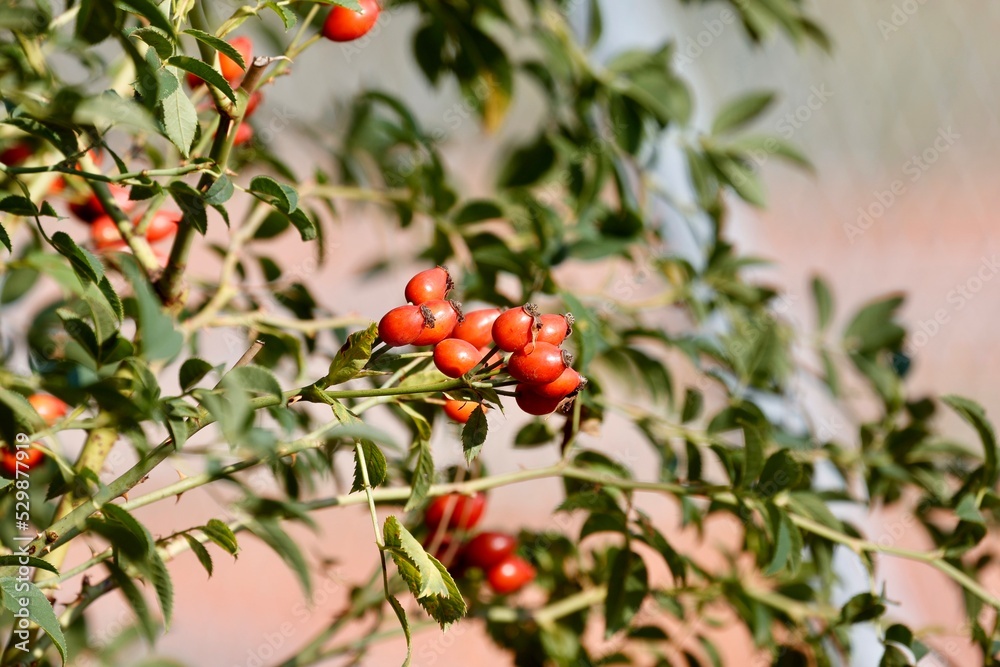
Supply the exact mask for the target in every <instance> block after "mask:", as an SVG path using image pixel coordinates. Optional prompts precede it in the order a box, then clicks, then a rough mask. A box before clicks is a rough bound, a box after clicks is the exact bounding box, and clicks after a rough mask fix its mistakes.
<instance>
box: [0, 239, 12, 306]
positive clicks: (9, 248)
mask: <svg viewBox="0 0 1000 667" xmlns="http://www.w3.org/2000/svg"><path fill="white" fill-rule="evenodd" d="M0 243H2V244H3V245H4V247H5V248H7V252H13V251H14V248H13V246H11V244H10V234H8V233H7V230H6V229H5V228H4V226H3V224H0ZM5 285H6V283H5ZM11 301H13V299H11Z"/></svg>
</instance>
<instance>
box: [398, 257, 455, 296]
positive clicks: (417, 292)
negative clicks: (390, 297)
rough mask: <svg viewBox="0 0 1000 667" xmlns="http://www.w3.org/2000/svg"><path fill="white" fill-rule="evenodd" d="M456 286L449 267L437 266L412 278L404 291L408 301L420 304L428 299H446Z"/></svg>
mask: <svg viewBox="0 0 1000 667" xmlns="http://www.w3.org/2000/svg"><path fill="white" fill-rule="evenodd" d="M454 286H455V283H454V282H452V280H451V275H450V274H449V273H448V269H446V268H444V267H443V266H436V267H434V268H433V269H427V270H426V271H421V272H420V273H418V274H417V275H415V276H413V277H412V278H410V282H408V283H406V289H405V290H403V293H404V294H405V295H406V300H407V301H409V302H410V303H412V304H416V305H420V304H422V303H427V302H428V301H439V300H441V299H444V298H445V297H446V296H447V295H448V292H450V291H451V288H452V287H454Z"/></svg>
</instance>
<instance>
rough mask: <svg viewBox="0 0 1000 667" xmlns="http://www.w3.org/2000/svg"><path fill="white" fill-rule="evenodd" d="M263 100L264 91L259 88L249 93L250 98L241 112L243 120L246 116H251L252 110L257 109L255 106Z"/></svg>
mask: <svg viewBox="0 0 1000 667" xmlns="http://www.w3.org/2000/svg"><path fill="white" fill-rule="evenodd" d="M263 101H264V93H262V92H260V91H259V90H255V91H253V95H251V96H250V99H249V100H247V108H246V111H244V112H243V120H246V119H247V118H249V117H250V116H252V115H253V112H254V111H256V110H257V107H258V106H259V105H260V103H261V102H263Z"/></svg>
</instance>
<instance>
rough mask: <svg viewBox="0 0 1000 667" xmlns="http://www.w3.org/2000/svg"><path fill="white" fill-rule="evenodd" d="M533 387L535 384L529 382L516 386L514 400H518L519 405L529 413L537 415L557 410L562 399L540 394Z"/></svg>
mask: <svg viewBox="0 0 1000 667" xmlns="http://www.w3.org/2000/svg"><path fill="white" fill-rule="evenodd" d="M533 389H534V386H533V385H527V384H519V385H517V386H516V387H514V400H515V401H516V402H517V407H519V408H521V410H523V411H524V412H526V413H528V414H529V415H535V416H536V417H540V416H542V415H548V414H551V413H553V412H555V411H556V408H558V407H559V404H560V403H561V402H562V399H561V398H549V397H547V396H540V395H538V394H536V393H535V392H534V391H533Z"/></svg>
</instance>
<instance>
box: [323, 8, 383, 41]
mask: <svg viewBox="0 0 1000 667" xmlns="http://www.w3.org/2000/svg"><path fill="white" fill-rule="evenodd" d="M358 4H359V5H361V11H360V12H357V11H354V10H353V9H348V8H347V7H341V6H339V5H338V6H336V7H334V8H333V9H331V10H330V13H329V14H328V15H327V17H326V21H324V22H323V36H324V37H326V38H327V39H329V40H330V41H332V42H350V41H353V40H355V39H358V38H359V37H363V36H364V35H366V34H367V33H368V31H369V30H371V29H372V27H374V26H375V22H376V21H378V15H379V13H380V12H381V11H382V10H381V8H380V7H379V6H378V2H376V0H358Z"/></svg>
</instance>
